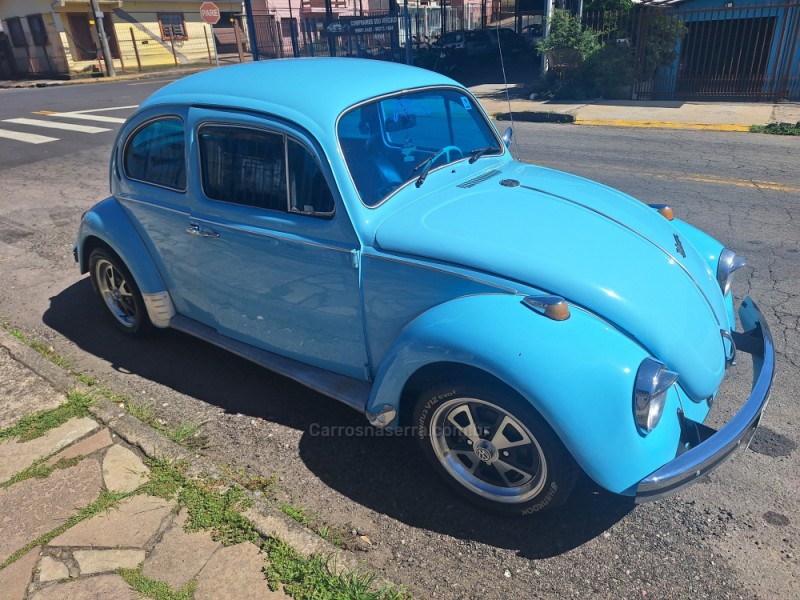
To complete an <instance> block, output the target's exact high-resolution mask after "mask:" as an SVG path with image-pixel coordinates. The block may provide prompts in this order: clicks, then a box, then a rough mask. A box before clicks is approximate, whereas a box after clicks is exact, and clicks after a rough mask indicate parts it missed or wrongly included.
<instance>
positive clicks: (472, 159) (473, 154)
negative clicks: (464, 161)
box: [469, 146, 497, 164]
mask: <svg viewBox="0 0 800 600" xmlns="http://www.w3.org/2000/svg"><path fill="white" fill-rule="evenodd" d="M491 150H497V146H486V148H480V149H478V150H473V151H472V152H470V157H469V164H472V163H474V162H475V161H476V160H478V159H479V158H480V157H481V156H483V155H484V154H486V153H487V152H490V151H491Z"/></svg>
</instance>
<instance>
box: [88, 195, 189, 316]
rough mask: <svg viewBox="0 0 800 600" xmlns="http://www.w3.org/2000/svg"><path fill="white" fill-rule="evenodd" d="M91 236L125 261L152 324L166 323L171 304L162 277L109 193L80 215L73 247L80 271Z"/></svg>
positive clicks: (171, 309)
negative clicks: (107, 196) (76, 240)
mask: <svg viewBox="0 0 800 600" xmlns="http://www.w3.org/2000/svg"><path fill="white" fill-rule="evenodd" d="M94 239H97V240H99V241H100V242H102V244H104V245H106V246H108V247H109V248H111V250H113V251H114V252H115V253H116V254H117V256H119V258H120V259H121V260H122V262H123V263H125V266H126V267H127V268H128V270H129V271H130V272H131V275H133V279H134V281H135V282H136V285H137V286H138V287H139V291H140V292H141V293H142V298H143V299H144V303H145V306H146V307H147V314H148V316H149V317H150V321H151V322H152V323H153V325H155V326H156V327H167V326H169V320H170V319H171V318H172V317H173V316H174V315H175V308H174V306H173V304H172V300H171V299H170V296H169V293H168V291H167V287H166V285H164V280H163V279H162V278H161V275H160V273H159V272H158V269H157V268H156V266H155V263H154V262H153V259H152V257H151V256H150V253H149V252H148V251H147V248H146V247H145V245H144V242H143V241H142V239H141V237H139V234H138V233H137V231H136V228H135V227H134V226H133V224H132V223H131V221H130V219H129V218H128V215H127V214H126V213H125V211H124V210H123V209H122V206H120V204H119V202H117V201H116V199H114V198H113V197H111V198H106V199H105V200H103V201H102V202H99V203H98V204H96V205H95V206H93V207H92V208H91V209H90V210H89V211H87V212H86V213H85V214H84V215H83V219H81V225H80V230H79V232H78V244H77V248H76V250H77V259H78V264H79V266H80V271H81V273H86V272H88V270H89V254H90V252H91V248H92V244H93V243H94Z"/></svg>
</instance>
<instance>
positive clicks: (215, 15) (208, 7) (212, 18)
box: [200, 2, 219, 25]
mask: <svg viewBox="0 0 800 600" xmlns="http://www.w3.org/2000/svg"><path fill="white" fill-rule="evenodd" d="M200 18H201V19H203V21H205V22H206V23H208V24H209V25H216V24H217V22H218V21H219V7H218V6H217V5H216V4H214V3H213V2H203V3H202V4H201V5H200Z"/></svg>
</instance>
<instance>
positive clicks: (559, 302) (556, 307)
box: [522, 296, 569, 321]
mask: <svg viewBox="0 0 800 600" xmlns="http://www.w3.org/2000/svg"><path fill="white" fill-rule="evenodd" d="M522 303H523V304H524V305H525V306H527V307H528V308H530V309H532V310H534V311H536V312H538V313H539V314H542V315H544V316H546V317H548V318H550V319H553V320H554V321H566V320H567V319H569V305H568V304H567V301H566V300H564V299H563V298H562V297H561V296H525V298H523V299H522Z"/></svg>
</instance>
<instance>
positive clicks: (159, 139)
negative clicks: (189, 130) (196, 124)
mask: <svg viewBox="0 0 800 600" xmlns="http://www.w3.org/2000/svg"><path fill="white" fill-rule="evenodd" d="M185 155H186V150H185V142H184V128H183V121H181V120H180V119H178V118H177V117H172V118H166V119H159V120H157V121H152V122H150V123H149V124H147V125H145V126H144V127H142V128H140V129H138V130H137V131H136V132H135V133H134V134H133V135H132V136H131V137H130V138H129V139H128V142H127V143H126V145H125V154H124V159H123V162H124V165H125V174H126V175H127V176H128V177H129V178H130V179H135V180H136V181H142V182H144V183H150V184H153V185H158V186H161V187H166V188H170V189H173V190H178V191H182V190H185V189H186V156H185Z"/></svg>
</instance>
